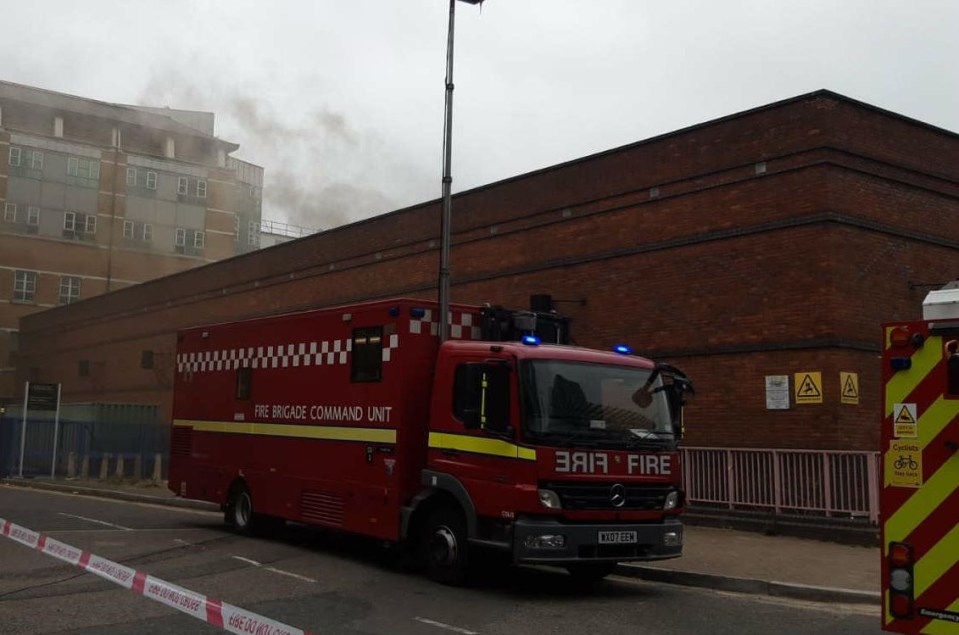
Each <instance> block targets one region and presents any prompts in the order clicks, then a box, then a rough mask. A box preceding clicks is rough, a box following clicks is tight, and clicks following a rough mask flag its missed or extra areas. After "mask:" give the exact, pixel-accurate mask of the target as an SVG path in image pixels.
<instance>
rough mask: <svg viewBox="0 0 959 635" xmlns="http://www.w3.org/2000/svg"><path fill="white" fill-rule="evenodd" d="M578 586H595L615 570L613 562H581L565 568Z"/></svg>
mask: <svg viewBox="0 0 959 635" xmlns="http://www.w3.org/2000/svg"><path fill="white" fill-rule="evenodd" d="M566 570H567V571H569V574H570V575H571V576H573V579H574V580H575V581H576V582H577V583H579V584H596V583H597V582H599V581H600V580H602V579H603V578H605V577H606V576H608V575H610V574H611V573H612V572H613V571H615V570H616V563H615V562H583V563H578V564H571V565H569V566H568V567H566Z"/></svg>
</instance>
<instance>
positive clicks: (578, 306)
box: [20, 93, 959, 449]
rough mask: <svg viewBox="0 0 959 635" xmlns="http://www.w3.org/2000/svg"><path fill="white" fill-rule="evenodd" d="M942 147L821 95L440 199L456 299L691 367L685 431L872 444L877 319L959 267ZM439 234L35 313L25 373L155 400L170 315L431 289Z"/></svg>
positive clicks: (281, 254) (186, 277)
mask: <svg viewBox="0 0 959 635" xmlns="http://www.w3.org/2000/svg"><path fill="white" fill-rule="evenodd" d="M957 155H959V137H957V136H956V135H952V134H948V133H944V132H942V131H938V130H936V129H933V128H931V127H928V126H924V125H921V124H918V123H916V122H912V121H910V120H905V119H903V118H900V117H897V116H895V115H892V114H889V113H884V112H882V111H878V110H876V109H873V108H871V107H868V106H865V105H862V104H858V103H856V102H852V101H850V100H846V99H845V98H841V97H838V96H834V95H831V94H828V93H818V94H813V95H810V96H805V97H802V98H797V99H795V100H791V101H787V102H783V103H779V104H774V105H772V106H769V107H766V108H762V109H757V110H756V111H751V112H748V113H743V114H740V115H735V116H731V117H727V118H724V119H722V120H719V121H717V122H711V123H707V124H703V125H700V126H696V127H694V128H691V129H687V130H684V131H679V132H677V133H674V134H672V135H665V136H663V137H659V138H656V139H652V140H649V141H646V142H642V143H639V144H634V145H632V146H626V147H624V148H621V149H617V150H613V151H610V152H606V153H602V154H600V155H597V156H594V157H587V158H585V159H582V160H580V161H576V162H572V163H569V164H565V165H562V166H557V167H555V168H550V169H547V170H542V171H540V172H536V173H532V174H529V175H523V176H521V177H516V178H514V179H509V180H507V181H504V182H501V183H495V184H492V185H489V186H485V187H482V188H478V189H477V190H473V191H470V192H466V193H463V194H460V195H458V196H456V197H455V198H454V224H453V226H454V249H453V255H452V265H453V284H452V298H453V300H454V301H457V302H470V303H481V302H487V301H489V302H494V303H499V304H504V305H513V306H525V305H526V304H527V302H528V297H529V295H530V294H532V293H550V294H552V295H553V296H554V297H555V298H557V299H559V300H563V301H564V302H562V303H561V304H559V308H560V309H561V310H562V311H563V312H564V313H567V314H569V315H571V316H572V317H573V318H574V327H573V331H574V336H575V338H576V340H577V342H578V343H580V344H583V345H587V346H595V347H599V348H606V347H609V346H611V345H613V344H615V343H620V342H626V343H629V344H631V345H632V346H633V347H634V349H635V350H636V351H637V352H640V353H643V354H648V355H650V356H653V357H657V358H663V359H667V360H669V361H672V362H674V363H676V364H677V365H680V366H681V367H683V368H685V369H686V370H687V371H688V372H689V373H690V374H691V376H692V377H693V378H694V380H695V381H696V384H697V388H698V390H699V395H698V396H697V397H696V398H695V400H694V401H693V402H692V404H691V406H690V408H689V412H688V427H689V442H690V443H692V444H697V445H725V446H761V447H802V448H830V449H871V448H875V447H877V444H878V427H879V426H878V417H879V404H878V398H879V397H878V395H879V383H878V382H879V378H878V360H877V354H878V350H879V339H880V337H879V324H880V323H881V322H883V321H890V320H897V319H905V318H915V317H918V314H919V305H920V303H921V300H922V296H923V294H924V290H922V289H916V288H913V287H911V286H910V282H916V281H921V282H930V281H940V282H945V281H947V280H951V279H953V278H955V277H957V276H959V224H957V223H956V222H955V219H956V218H957V212H959V172H957V171H956V169H955V166H954V163H955V162H954V160H953V161H952V162H951V163H950V161H949V160H948V159H949V158H950V157H952V158H953V159H954V157H955V156H957ZM950 170H951V171H952V172H950ZM653 188H656V189H653ZM438 232H439V206H438V204H437V202H435V201H434V202H432V203H429V204H424V205H421V206H416V207H412V208H409V209H406V210H399V211H397V212H393V213H391V214H387V215H384V216H380V217H377V218H373V219H369V220H367V221H362V222H360V223H356V224H353V225H349V226H346V227H342V228H338V229H335V230H331V231H328V232H325V233H323V234H319V235H316V236H313V237H310V238H308V239H305V240H300V241H297V242H293V243H286V244H283V245H280V246H277V247H275V248H272V249H268V250H263V251H260V252H256V253H253V254H250V255H248V256H244V257H241V258H234V259H232V260H229V261H226V262H222V263H217V264H214V265H209V266H206V267H202V268H199V269H195V270H191V271H188V272H183V273H178V274H176V275H173V276H170V277H167V278H163V279H160V280H155V281H153V282H149V283H145V284H142V285H138V286H136V287H131V288H129V289H124V290H123V291H122V292H119V293H114V294H110V295H107V296H104V297H101V298H96V299H94V300H92V301H88V302H82V303H79V304H76V305H71V306H69V307H64V308H62V309H58V310H56V311H50V312H46V313H43V314H38V315H33V316H30V317H29V318H27V319H25V320H24V321H23V327H22V330H23V336H22V349H23V354H22V355H21V357H22V359H23V361H22V362H21V369H20V370H21V373H26V372H28V369H30V368H35V369H36V372H38V373H39V375H40V379H42V380H43V381H63V382H64V383H65V391H66V393H65V394H66V396H67V397H66V399H67V400H69V401H98V400H100V401H102V400H106V401H140V400H142V401H146V402H153V403H157V402H159V403H161V405H162V406H163V408H164V409H165V410H166V411H167V412H168V411H169V407H170V400H171V393H170V385H171V384H172V355H173V350H174V342H175V338H174V330H175V329H176V328H180V327H185V326H191V325H196V324H200V323H209V322H218V321H226V320H234V319H240V318H244V317H251V316H254V315H263V314H270V313H277V312H282V311H288V310H297V309H304V308H310V307H319V306H329V305H333V304H338V303H348V302H352V301H356V300H362V299H374V298H384V297H390V296H396V295H412V296H415V297H424V298H432V297H434V289H435V285H436V277H437V265H438V256H439V255H438V244H439V236H438ZM145 349H149V350H153V351H154V352H155V359H156V360H157V361H156V367H155V368H154V369H141V368H139V367H138V364H139V360H140V354H141V351H142V350H145ZM81 359H84V360H88V361H89V362H90V363H91V364H92V366H91V368H92V369H94V371H95V372H91V376H89V377H84V378H80V377H78V376H77V375H78V373H77V365H78V362H79V360H81ZM803 371H819V372H821V373H822V375H823V378H824V386H823V390H824V403H823V404H821V405H808V406H793V407H792V408H791V409H790V410H787V411H771V410H767V409H766V405H765V384H764V377H765V376H766V375H774V374H775V375H780V374H789V375H791V374H792V373H795V372H803ZM840 371H851V372H857V373H859V376H860V384H861V401H860V404H859V405H858V406H852V405H846V404H840V403H839V399H838V387H839V372H840Z"/></svg>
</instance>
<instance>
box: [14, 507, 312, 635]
mask: <svg viewBox="0 0 959 635" xmlns="http://www.w3.org/2000/svg"><path fill="white" fill-rule="evenodd" d="M0 530H2V531H0V533H2V535H4V536H6V537H7V538H10V539H11V540H14V541H16V542H19V543H20V544H21V545H24V546H26V547H30V548H31V549H36V550H37V551H40V552H41V553H45V554H46V555H48V556H53V557H54V558H57V559H59V560H63V561H64V562H68V563H70V564H72V565H74V566H76V567H80V568H81V569H83V570H84V571H87V572H88V573H92V574H93V575H97V576H100V577H101V578H103V579H104V580H109V581H110V582H113V583H114V584H118V585H120V586H122V587H123V588H125V589H130V590H131V591H133V592H134V593H138V594H140V595H142V596H144V597H146V598H149V599H151V600H153V601H155V602H160V603H161V604H166V605H167V606H169V607H170V608H174V609H176V610H178V611H180V612H182V613H186V614H187V615H189V616H191V617H195V618H196V619H198V620H202V621H204V622H206V623H207V624H212V625H213V626H217V627H219V628H222V629H223V630H225V631H228V632H230V633H237V634H238V635H251V634H253V635H310V633H308V632H307V631H304V630H301V629H299V628H294V627H292V626H287V625H286V624H283V623H281V622H277V621H276V620H271V619H270V618H268V617H263V616H262V615H259V614H257V613H253V612H251V611H247V610H245V609H241V608H240V607H238V606H233V605H232V604H228V603H226V602H221V601H220V600H216V599H214V598H210V597H207V596H205V595H203V594H200V593H196V592H195V591H191V590H189V589H184V588H183V587H181V586H178V585H176V584H173V583H171V582H167V581H165V580H161V579H160V578H157V577H154V576H152V575H149V574H146V573H144V572H143V571H137V570H135V569H131V568H130V567H125V566H123V565H122V564H117V563H116V562H113V561H112V560H107V559H106V558H101V557H100V556H97V555H94V554H92V553H90V552H89V551H83V550H82V549H77V548H76V547H71V546H70V545H68V544H66V543H63V542H60V541H59V540H55V539H53V538H50V537H49V536H45V535H43V534H41V533H38V532H36V531H31V530H29V529H27V528H26V527H21V526H20V525H17V524H14V523H12V522H10V521H9V520H4V519H3V518H0Z"/></svg>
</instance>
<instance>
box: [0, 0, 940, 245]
mask: <svg viewBox="0 0 959 635" xmlns="http://www.w3.org/2000/svg"><path fill="white" fill-rule="evenodd" d="M448 11H449V4H448V1H447V0H309V1H308V0H266V1H265V0H256V1H253V0H162V1H161V0H150V1H148V0H123V1H122V2H121V1H120V0H84V1H83V2H76V1H75V0H70V1H61V0H32V1H31V2H6V3H4V7H3V10H2V16H3V22H4V29H3V31H4V35H3V38H0V79H5V80H8V81H14V82H19V83H23V84H29V85H34V86H39V87H42V88H47V89H51V90H56V91H60V92H65V93H71V94H76V95H81V96H84V97H90V98H93V99H100V100H104V101H111V102H119V103H135V104H144V105H151V106H170V107H171V108H186V109H198V110H211V111H214V112H216V114H217V134H218V136H220V137H222V138H224V139H227V140H229V141H233V142H235V143H238V144H240V150H239V151H238V152H237V153H236V156H238V157H239V158H242V159H245V160H248V161H251V162H253V163H257V164H259V165H262V166H263V167H264V168H265V169H266V188H265V192H264V195H265V200H264V209H263V215H264V218H267V219H272V220H280V221H285V222H291V223H294V224H299V225H304V226H308V227H315V228H329V227H332V226H336V225H340V224H342V223H344V222H347V221H352V220H358V219H361V218H365V217H368V216H371V215H374V214H378V213H382V212H386V211H390V210H393V209H397V208H400V207H405V206H408V205H412V204H415V203H419V202H422V201H425V200H430V199H434V198H437V197H438V196H439V195H440V177H441V168H442V133H443V87H444V80H443V78H444V73H445V63H446V59H445V55H446V29H447V23H448ZM455 61H456V68H455V77H454V80H455V84H456V90H455V104H454V113H453V114H454V127H453V190H454V192H457V191H462V190H465V189H469V188H471V187H476V186H478V185H483V184H485V183H490V182H493V181H497V180H500V179H503V178H507V177H510V176H514V175H517V174H521V173H524V172H528V171H531V170H535V169H539V168H542V167H546V166H549V165H554V164H556V163H561V162H564V161H568V160H571V159H575V158H578V157H582V156H585V155H588V154H591V153H594V152H599V151H602V150H605V149H609V148H613V147H616V146H620V145H624V144H627V143H631V142H634V141H638V140H641V139H645V138H648V137H651V136H654V135H657V134H661V133H665V132H669V131H672V130H677V129H679V128H683V127H685V126H689V125H693V124H696V123H700V122H702V121H706V120H709V119H713V118H716V117H721V116H724V115H728V114H731V113H734V112H738V111H741V110H746V109H749V108H753V107H756V106H761V105H763V104H767V103H770V102H772V101H776V100H779V99H784V98H788V97H793V96H795V95H799V94H802V93H806V92H809V91H813V90H816V89H819V88H828V89H830V90H833V91H836V92H838V93H842V94H844V95H847V96H849V97H853V98H855V99H859V100H862V101H865V102H868V103H871V104H873V105H875V106H879V107H881V108H886V109H888V110H892V111H895V112H898V113H901V114H904V115H907V116H909V117H913V118H916V119H919V120H922V121H925V122H928V123H930V124H933V125H936V126H940V127H943V128H946V129H948V130H952V131H957V132H959V81H957V66H959V2H957V1H956V0H939V1H934V0H908V1H907V0H895V1H894V0H832V1H828V2H827V1H825V0H765V1H764V0H751V1H750V0H658V1H653V0H486V2H485V3H484V4H483V6H482V8H480V7H474V6H471V5H469V4H465V3H462V2H461V3H458V4H457V11H456V56H455ZM454 213H455V212H454Z"/></svg>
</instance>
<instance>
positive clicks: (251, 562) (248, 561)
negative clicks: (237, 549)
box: [230, 556, 263, 567]
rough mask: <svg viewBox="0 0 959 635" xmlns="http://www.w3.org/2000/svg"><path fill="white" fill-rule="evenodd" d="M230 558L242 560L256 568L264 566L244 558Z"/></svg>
mask: <svg viewBox="0 0 959 635" xmlns="http://www.w3.org/2000/svg"><path fill="white" fill-rule="evenodd" d="M230 557H231V558H233V559H234V560H242V561H243V562H246V563H247V564H252V565H253V566H254V567H261V566H263V565H261V564H260V563H259V562H257V561H256V560H250V559H249V558H244V557H243V556H230Z"/></svg>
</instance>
